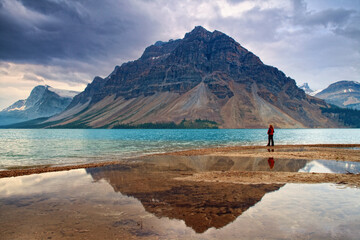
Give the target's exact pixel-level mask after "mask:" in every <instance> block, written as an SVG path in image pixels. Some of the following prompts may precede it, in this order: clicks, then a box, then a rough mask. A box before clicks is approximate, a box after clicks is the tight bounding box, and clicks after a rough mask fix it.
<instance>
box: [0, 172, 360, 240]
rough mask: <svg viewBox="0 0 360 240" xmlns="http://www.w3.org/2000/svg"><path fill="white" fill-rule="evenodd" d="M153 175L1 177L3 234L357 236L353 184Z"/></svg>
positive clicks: (359, 224)
mask: <svg viewBox="0 0 360 240" xmlns="http://www.w3.org/2000/svg"><path fill="white" fill-rule="evenodd" d="M158 173H159V172H158V170H157V169H149V168H143V169H127V168H117V167H116V166H112V167H105V168H97V169H88V170H84V169H79V170H73V171H68V172H56V173H46V174H35V175H31V176H23V177H16V178H5V179H0V233H1V235H2V239H23V238H24V239H26V238H36V239H50V238H53V239H58V238H73V239H77V238H82V239H99V238H104V239H106V238H113V239H115V238H119V239H127V238H131V239H133V238H137V237H138V238H141V239H358V237H359V236H360V201H359V199H360V189H358V188H349V187H344V186H339V185H335V184H286V185H284V184H273V185H270V184H258V185H251V184H250V185H243V184H221V183H218V184H217V183H196V184H192V185H189V184H186V183H181V182H178V181H173V180H171V178H169V176H170V175H167V174H171V172H169V173H167V172H162V174H158ZM163 177H164V178H163ZM164 179H168V181H164ZM220 189H221V190H220Z"/></svg>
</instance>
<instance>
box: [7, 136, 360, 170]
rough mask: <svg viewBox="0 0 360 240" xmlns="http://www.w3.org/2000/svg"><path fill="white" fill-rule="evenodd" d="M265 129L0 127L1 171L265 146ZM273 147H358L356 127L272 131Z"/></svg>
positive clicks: (359, 141) (358, 137) (359, 137)
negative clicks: (354, 145)
mask: <svg viewBox="0 0 360 240" xmlns="http://www.w3.org/2000/svg"><path fill="white" fill-rule="evenodd" d="M266 133H267V129H212V130H209V129H0V169H8V168H14V167H24V166H36V165H72V164H82V163H91V162H98V161H111V160H118V159H122V158H128V157H134V156H141V155H145V154H149V153H160V152H168V151H176V150H184V149H194V148H204V147H215V146H216V147H217V146H235V145H237V146H245V145H266V144H267V134H266ZM274 139H275V144H327V143H333V144H359V143H360V129H276V130H275V136H274Z"/></svg>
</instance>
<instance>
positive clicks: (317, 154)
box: [0, 144, 360, 186]
mask: <svg viewBox="0 0 360 240" xmlns="http://www.w3.org/2000/svg"><path fill="white" fill-rule="evenodd" d="M359 147H360V144H316V145H279V146H275V147H265V146H233V147H219V148H206V149H195V150H187V151H177V152H169V153H163V154H153V155H149V156H147V157H151V156H183V157H190V156H200V155H206V156H224V157H246V158H269V157H272V158H274V159H304V160H313V159H323V160H337V161H354V162H360V150H358V149H357V148H359ZM117 164H120V165H133V164H142V162H141V158H139V161H137V160H133V161H131V160H130V161H129V160H127V161H111V162H100V163H89V164H80V165H71V166H45V167H36V168H28V169H11V170H5V171H0V178H4V177H15V176H22V175H30V174H39V173H45V172H56V171H68V170H72V169H82V168H96V167H104V166H110V165H117ZM178 180H186V181H196V182H198V181H209V182H212V181H213V182H232V183H249V184H251V183H290V182H291V183H293V182H296V183H321V182H333V183H343V184H351V185H354V186H360V174H323V173H316V174H315V173H313V174H307V173H284V172H236V171H235V172H232V171H225V172H216V171H211V172H201V173H194V174H193V176H189V177H186V178H182V179H178Z"/></svg>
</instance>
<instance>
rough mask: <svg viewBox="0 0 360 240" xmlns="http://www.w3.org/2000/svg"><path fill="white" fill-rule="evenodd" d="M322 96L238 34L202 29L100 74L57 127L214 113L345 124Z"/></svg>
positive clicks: (220, 118) (226, 123) (239, 120)
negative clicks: (332, 115)
mask: <svg viewBox="0 0 360 240" xmlns="http://www.w3.org/2000/svg"><path fill="white" fill-rule="evenodd" d="M320 107H325V108H326V107H328V106H327V104H326V103H325V102H324V101H322V100H319V99H316V98H312V97H310V96H307V95H306V94H305V92H304V91H303V90H301V89H299V88H298V87H297V86H296V83H295V81H294V80H293V79H291V78H289V77H287V76H285V74H284V73H283V72H281V71H279V70H278V69H277V68H274V67H271V66H268V65H265V64H263V63H262V61H261V60H260V59H259V58H258V57H257V56H255V55H254V54H253V53H251V52H249V51H248V50H246V49H245V48H243V47H242V46H241V45H240V44H239V43H237V42H236V41H235V40H234V39H232V38H231V37H229V36H227V35H225V34H224V33H221V32H219V31H214V32H209V31H207V30H206V29H204V28H203V27H196V28H195V29H194V30H193V31H191V32H189V33H187V34H186V35H185V37H184V38H183V39H180V40H174V41H169V42H157V43H156V44H154V45H152V46H150V47H148V48H146V49H145V51H144V53H143V55H142V56H141V57H140V58H139V59H138V60H136V61H133V62H128V63H124V64H123V65H122V66H117V67H115V69H114V71H113V72H112V73H111V74H110V75H109V76H108V77H107V78H105V79H102V78H100V77H96V78H95V79H94V81H93V82H92V83H91V84H89V85H88V86H87V88H86V89H85V91H84V92H82V93H81V94H79V95H78V96H76V97H75V98H74V99H73V101H72V102H71V104H70V105H69V107H68V108H67V110H66V111H65V112H64V113H62V114H60V115H59V116H57V117H54V118H51V119H49V120H48V121H47V123H48V124H49V125H50V126H52V127H93V128H97V127H107V128H113V127H116V126H117V125H119V124H129V125H137V124H142V123H149V122H152V123H154V122H155V123H156V122H175V123H178V122H180V121H182V120H183V119H184V118H185V119H189V120H194V119H206V120H211V121H215V122H217V123H218V124H219V126H220V127H223V128H259V127H266V126H267V125H268V124H269V123H273V124H275V126H276V127H337V126H339V123H337V122H336V121H332V120H330V119H328V118H327V117H325V116H323V115H322V113H321V110H320Z"/></svg>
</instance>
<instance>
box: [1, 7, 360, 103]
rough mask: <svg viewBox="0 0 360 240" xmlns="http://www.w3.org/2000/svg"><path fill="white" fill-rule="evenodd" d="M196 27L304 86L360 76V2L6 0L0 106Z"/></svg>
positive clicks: (68, 83)
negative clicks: (222, 35) (226, 38)
mask: <svg viewBox="0 0 360 240" xmlns="http://www.w3.org/2000/svg"><path fill="white" fill-rule="evenodd" d="M197 25H201V26H203V27H205V28H207V29H208V30H210V31H214V30H219V31H221V32H223V33H225V34H227V35H229V36H231V37H233V38H234V39H235V40H236V41H237V42H239V43H240V44H241V45H242V46H243V47H245V48H247V49H248V50H249V51H252V52H253V53H254V54H256V55H257V56H259V57H260V58H261V60H262V61H263V62H264V63H265V64H268V65H272V66H275V67H277V68H279V69H280V70H282V71H283V72H284V73H285V74H286V75H288V76H289V77H291V78H293V79H295V80H296V82H297V83H298V84H302V83H304V82H308V83H309V85H310V87H312V88H313V89H320V88H324V87H327V86H328V85H329V84H331V83H333V82H336V81H339V80H355V81H360V0H336V1H335V0H307V1H305V0H251V1H246V0H212V1H209V0H101V1H99V0H0V109H2V108H5V107H7V106H9V105H10V104H12V103H13V102H14V101H16V100H18V99H23V98H26V97H27V96H28V95H29V93H30V91H31V89H32V88H33V87H34V86H36V85H39V84H44V83H45V84H48V85H50V86H53V87H57V88H65V89H72V90H79V91H82V90H83V89H84V88H85V86H86V84H87V83H89V82H91V81H92V79H93V78H94V77H95V76H101V77H106V76H107V75H109V74H110V72H111V71H112V70H113V69H114V67H115V66H116V65H121V64H122V63H124V62H127V61H131V60H135V59H137V58H139V57H140V56H141V54H142V52H143V51H144V49H145V48H146V47H147V46H149V45H151V44H153V43H155V42H156V41H158V40H162V41H168V40H169V39H177V38H183V37H184V35H185V33H186V32H189V31H191V30H192V29H193V28H194V27H195V26H197Z"/></svg>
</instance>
